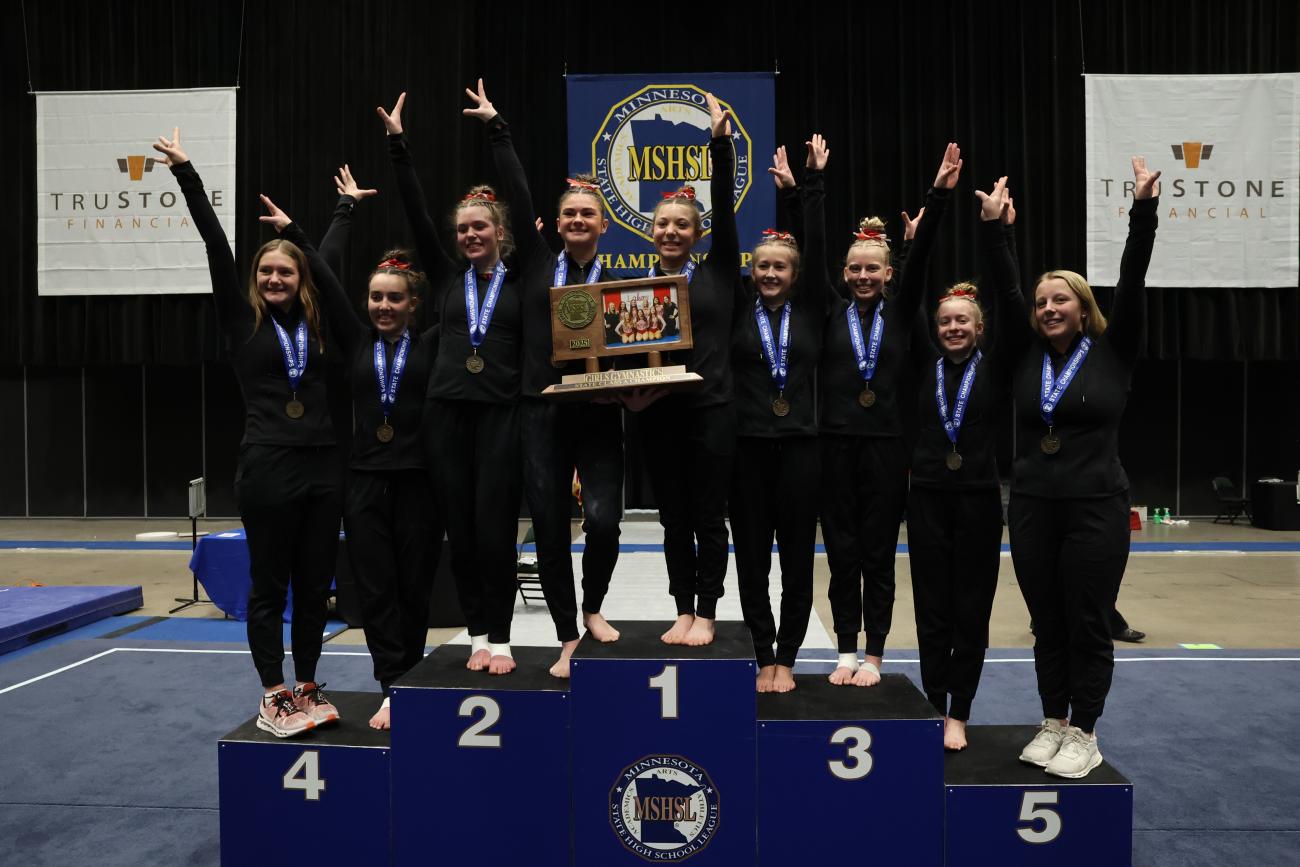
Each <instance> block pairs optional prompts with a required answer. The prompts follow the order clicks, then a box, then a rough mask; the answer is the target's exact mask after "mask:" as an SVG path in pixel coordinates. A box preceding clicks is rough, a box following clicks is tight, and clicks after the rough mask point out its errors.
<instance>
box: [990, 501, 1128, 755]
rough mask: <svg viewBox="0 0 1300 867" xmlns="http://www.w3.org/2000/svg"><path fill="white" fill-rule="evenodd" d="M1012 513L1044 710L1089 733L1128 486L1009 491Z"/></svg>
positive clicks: (1097, 705)
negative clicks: (1097, 492) (1084, 493)
mask: <svg viewBox="0 0 1300 867" xmlns="http://www.w3.org/2000/svg"><path fill="white" fill-rule="evenodd" d="M1009 517H1010V525H1011V559H1012V562H1013V563H1014V564H1015V567H1016V581H1017V582H1019V584H1020V592H1021V593H1022V594H1024V597H1025V604H1026V605H1028V606H1029V615H1030V616H1031V617H1032V618H1033V620H1034V669H1035V671H1036V672H1037V674H1038V695H1039V698H1041V699H1042V702H1043V715H1044V716H1046V717H1049V718H1051V719H1066V718H1069V719H1070V721H1071V724H1073V725H1076V726H1078V727H1079V728H1081V729H1083V730H1084V731H1085V732H1091V731H1092V730H1093V728H1094V727H1095V726H1096V724H1097V718H1098V717H1100V716H1101V712H1102V710H1103V708H1104V707H1105V704H1106V695H1107V693H1109V692H1110V682H1111V675H1112V674H1113V672H1114V668H1115V644H1114V642H1113V640H1112V639H1111V626H1110V618H1111V617H1112V616H1113V613H1114V610H1115V597H1116V596H1117V595H1118V594H1119V583H1120V580H1121V579H1122V578H1123V577H1124V568H1125V566H1126V565H1127V564H1128V549H1129V526H1128V520H1129V519H1128V492H1127V491H1125V492H1124V493H1120V494H1115V495H1113V496H1109V497H1097V498H1087V499H1073V500H1049V499H1045V498H1042V497H1030V496H1026V495H1024V494H1017V493H1012V495H1011V506H1010V510H1009Z"/></svg>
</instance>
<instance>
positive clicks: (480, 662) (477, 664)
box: [465, 647, 492, 671]
mask: <svg viewBox="0 0 1300 867" xmlns="http://www.w3.org/2000/svg"><path fill="white" fill-rule="evenodd" d="M491 658H492V654H491V653H490V652H488V649H487V648H486V647H485V648H483V649H482V650H476V651H474V652H473V653H471V654H470V657H469V662H467V663H465V667H466V668H468V669H469V670H470V671H482V670H483V669H485V668H487V667H488V661H489V660H490V659H491Z"/></svg>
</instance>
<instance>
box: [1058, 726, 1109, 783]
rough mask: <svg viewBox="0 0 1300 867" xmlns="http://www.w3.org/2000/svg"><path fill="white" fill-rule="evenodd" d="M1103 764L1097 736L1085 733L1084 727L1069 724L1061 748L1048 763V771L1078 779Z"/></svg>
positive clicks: (1059, 775)
mask: <svg viewBox="0 0 1300 867" xmlns="http://www.w3.org/2000/svg"><path fill="white" fill-rule="evenodd" d="M1100 764H1101V750H1099V749H1097V738H1096V737H1095V736H1093V735H1089V734H1085V733H1084V731H1083V729H1081V728H1077V727H1075V726H1068V727H1067V728H1066V729H1065V736H1064V738H1062V740H1061V749H1060V750H1058V751H1057V753H1056V755H1055V756H1053V757H1052V760H1051V761H1050V762H1048V763H1047V768H1046V770H1047V773H1049V774H1051V775H1052V776H1054V777H1065V778H1066V779H1068V780H1077V779H1079V778H1081V777H1086V776H1088V772H1089V771H1091V770H1092V769H1093V768H1095V767H1097V766H1098V765H1100Z"/></svg>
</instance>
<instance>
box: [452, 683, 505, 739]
mask: <svg viewBox="0 0 1300 867" xmlns="http://www.w3.org/2000/svg"><path fill="white" fill-rule="evenodd" d="M475 711H482V712H483V716H481V717H479V718H478V719H477V720H475V721H474V722H473V724H471V725H470V727H469V728H467V729H465V731H464V732H462V733H461V736H460V740H458V741H456V745H457V746H461V747H488V748H492V749H496V748H498V747H500V746H501V735H499V734H489V733H488V729H490V728H492V726H494V725H496V723H497V721H498V720H499V719H501V705H499V704H497V703H496V700H495V699H491V698H488V697H487V696H486V695H471V696H470V697H468V698H467V699H465V700H464V701H462V702H461V703H460V710H459V711H457V712H456V715H457V716H464V717H472V716H474V712H475Z"/></svg>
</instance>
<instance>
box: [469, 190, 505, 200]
mask: <svg viewBox="0 0 1300 867" xmlns="http://www.w3.org/2000/svg"><path fill="white" fill-rule="evenodd" d="M496 200H497V197H496V196H495V195H493V194H492V193H490V192H488V191H487V190H479V191H477V192H473V193H466V194H465V198H463V199H461V202H462V203H464V202H495V201H496Z"/></svg>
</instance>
